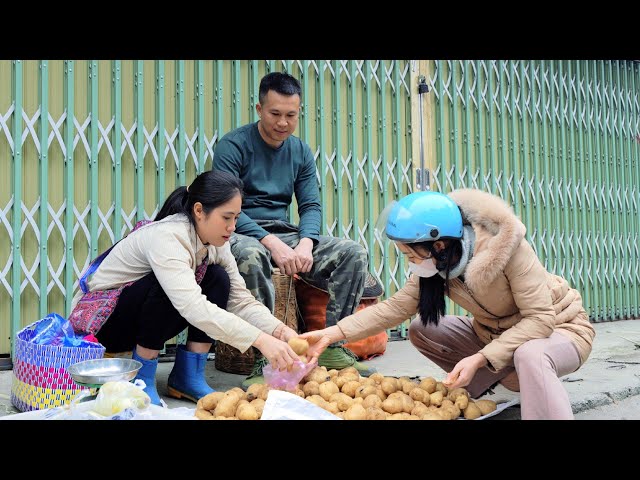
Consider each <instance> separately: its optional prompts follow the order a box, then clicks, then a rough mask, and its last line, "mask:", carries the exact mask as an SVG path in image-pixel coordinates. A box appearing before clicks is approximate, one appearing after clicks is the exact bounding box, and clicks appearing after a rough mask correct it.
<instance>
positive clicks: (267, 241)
mask: <svg viewBox="0 0 640 480" xmlns="http://www.w3.org/2000/svg"><path fill="white" fill-rule="evenodd" d="M260 243H262V244H263V245H264V246H265V247H267V248H268V249H269V251H270V252H271V258H272V259H273V261H274V262H275V264H276V265H277V266H278V268H279V269H280V272H282V273H284V274H285V275H293V274H294V273H298V272H299V271H300V269H301V268H302V261H301V260H300V259H299V258H298V254H297V253H296V252H295V251H294V250H293V248H291V247H290V246H289V245H287V244H286V243H284V242H283V241H282V240H280V239H279V238H278V237H276V236H275V235H273V234H269V235H267V236H266V237H264V238H263V239H262V240H260Z"/></svg>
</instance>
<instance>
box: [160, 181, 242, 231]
mask: <svg viewBox="0 0 640 480" xmlns="http://www.w3.org/2000/svg"><path fill="white" fill-rule="evenodd" d="M243 187H244V185H243V183H242V180H240V179H239V178H238V177H236V176H235V175H233V174H231V173H229V172H224V171H221V170H208V171H206V172H203V173H201V174H200V175H198V176H197V177H196V178H195V180H194V181H193V182H192V183H191V185H189V190H188V191H187V187H184V186H182V187H178V188H176V189H175V190H174V191H173V192H171V194H170V195H169V196H168V197H167V199H166V200H165V202H164V204H163V205H162V208H161V209H160V211H159V212H158V214H157V215H156V218H155V220H162V219H163V218H165V217H168V216H169V215H173V214H175V213H182V214H184V215H186V216H187V217H188V218H189V221H190V222H191V223H192V224H193V225H195V219H194V218H193V205H194V204H195V203H196V202H200V203H201V204H202V210H203V211H204V213H205V214H208V213H209V212H210V211H211V210H213V209H214V208H216V207H219V206H220V205H223V204H225V203H227V202H228V201H229V200H231V199H232V198H233V197H235V196H236V195H240V196H242V195H243V191H242V189H243Z"/></svg>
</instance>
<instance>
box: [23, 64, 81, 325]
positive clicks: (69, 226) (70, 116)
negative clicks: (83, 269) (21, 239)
mask: <svg viewBox="0 0 640 480" xmlns="http://www.w3.org/2000/svg"><path fill="white" fill-rule="evenodd" d="M73 67H74V62H73V60H65V68H64V105H65V110H66V113H67V116H66V118H65V122H64V147H65V174H64V190H65V212H64V231H65V265H64V286H65V302H64V304H65V305H64V306H65V316H66V315H68V314H69V312H71V300H73V289H74V284H75V282H74V281H73V276H74V269H73V224H74V220H75V214H74V211H73V210H74V195H73V191H74V189H73V173H74V172H73V170H74V163H73V138H74V131H75V128H74V125H73V120H74V118H75V105H74V91H75V88H74V69H73ZM14 138H15V137H14ZM18 138H19V137H18Z"/></svg>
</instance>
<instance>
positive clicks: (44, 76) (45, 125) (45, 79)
mask: <svg viewBox="0 0 640 480" xmlns="http://www.w3.org/2000/svg"><path fill="white" fill-rule="evenodd" d="M39 87H40V88H39V96H40V276H39V283H40V310H39V314H40V317H41V318H42V317H44V316H45V315H46V314H47V313H48V302H47V296H48V295H47V292H48V288H47V286H48V283H49V265H48V263H49V262H48V252H47V245H48V243H49V237H48V234H47V230H48V227H49V156H48V150H49V62H48V61H47V60H42V61H41V62H40V85H39ZM12 337H13V336H12Z"/></svg>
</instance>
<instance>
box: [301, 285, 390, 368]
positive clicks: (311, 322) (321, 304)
mask: <svg viewBox="0 0 640 480" xmlns="http://www.w3.org/2000/svg"><path fill="white" fill-rule="evenodd" d="M296 295H297V297H298V308H299V309H300V313H301V314H302V319H303V320H304V324H305V326H306V330H305V331H307V332H312V331H314V330H322V329H323V328H324V327H325V323H326V318H327V303H329V294H328V293H326V292H325V291H323V290H320V289H319V288H316V287H313V286H311V285H309V284H308V283H305V282H303V281H300V282H296ZM377 302H378V300H377V299H366V300H362V302H360V305H358V309H357V310H356V311H360V310H362V309H363V308H366V307H368V306H370V305H373V304H375V303H377ZM388 340H389V336H388V335H387V332H386V331H382V332H380V333H378V334H376V335H372V336H370V337H367V338H363V339H362V340H358V341H357V342H351V343H347V344H345V345H344V346H345V347H346V348H348V349H349V350H351V351H352V352H353V353H355V354H356V355H357V356H358V358H359V359H360V360H366V359H369V358H373V357H377V356H379V355H382V354H383V353H384V352H385V351H386V349H387V341H388Z"/></svg>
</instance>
